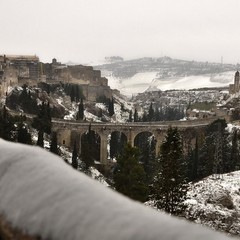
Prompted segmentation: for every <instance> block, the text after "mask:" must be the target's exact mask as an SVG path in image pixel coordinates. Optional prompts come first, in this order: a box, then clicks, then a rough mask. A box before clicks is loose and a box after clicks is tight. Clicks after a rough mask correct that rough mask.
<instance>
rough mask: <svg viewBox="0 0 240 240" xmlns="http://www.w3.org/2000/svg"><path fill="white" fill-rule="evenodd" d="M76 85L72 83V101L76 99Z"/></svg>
mask: <svg viewBox="0 0 240 240" xmlns="http://www.w3.org/2000/svg"><path fill="white" fill-rule="evenodd" d="M75 90H76V89H75V87H74V85H71V92H70V98H71V102H74V101H76V91H75Z"/></svg>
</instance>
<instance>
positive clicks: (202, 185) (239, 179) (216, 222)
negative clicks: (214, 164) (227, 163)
mask: <svg viewBox="0 0 240 240" xmlns="http://www.w3.org/2000/svg"><path fill="white" fill-rule="evenodd" d="M188 197H189V199H188V200H187V201H186V203H187V205H188V208H187V212H186V217H187V218H188V219H191V220H193V221H195V222H197V223H201V224H203V225H206V226H210V227H211V228H214V229H218V230H222V231H226V232H229V233H231V234H234V235H239V234H240V171H236V172H232V173H227V174H223V175H220V176H215V175H212V176H209V177H207V178H205V179H204V180H202V181H199V182H197V183H194V184H191V185H190V191H189V192H188Z"/></svg>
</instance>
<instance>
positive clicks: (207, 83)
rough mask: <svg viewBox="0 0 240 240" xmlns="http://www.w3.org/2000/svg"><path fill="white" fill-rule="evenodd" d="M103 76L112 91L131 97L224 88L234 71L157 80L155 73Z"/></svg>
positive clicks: (230, 80) (231, 79) (230, 81)
mask: <svg viewBox="0 0 240 240" xmlns="http://www.w3.org/2000/svg"><path fill="white" fill-rule="evenodd" d="M102 74H103V76H105V77H107V78H108V84H109V86H110V87H111V88H113V89H119V90H120V91H121V93H122V94H125V95H127V96H131V95H133V94H137V93H141V92H144V91H145V90H147V89H148V88H150V89H155V90H157V89H159V90H163V91H164V90H171V89H179V90H180V89H185V90H188V89H193V88H204V87H225V86H228V85H229V84H230V83H233V80H234V74H235V72H234V71H229V72H224V73H220V74H212V75H210V74H206V75H201V76H187V77H180V78H177V77H175V78H174V77H172V78H167V79H158V78H157V74H158V73H157V72H144V73H137V74H136V75H134V76H133V77H131V78H124V79H119V78H116V77H114V76H112V75H111V73H110V72H106V71H103V73H102Z"/></svg>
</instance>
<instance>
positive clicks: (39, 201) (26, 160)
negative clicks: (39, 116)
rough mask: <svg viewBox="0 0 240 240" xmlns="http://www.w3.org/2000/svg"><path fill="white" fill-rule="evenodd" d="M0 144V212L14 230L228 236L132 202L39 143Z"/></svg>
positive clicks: (61, 234)
mask: <svg viewBox="0 0 240 240" xmlns="http://www.w3.org/2000/svg"><path fill="white" fill-rule="evenodd" d="M0 149H1V155H0V196H1V197H0V215H1V219H4V221H5V222H7V225H8V226H11V229H15V231H13V234H14V232H15V233H16V234H17V233H18V234H19V231H20V232H22V233H25V235H26V234H27V235H28V236H33V237H34V236H35V237H36V236H39V237H40V238H41V239H52V240H54V239H56V240H61V239H62V240H66V239H71V240H77V239H81V240H90V239H101V240H103V239H106V240H108V239H109V240H113V239H114V240H124V239H136V240H147V239H168V240H177V239H178V240H192V239H199V240H202V239H211V240H215V239H216V240H223V239H228V238H227V237H226V236H225V235H223V234H219V233H216V232H214V231H211V230H208V229H205V228H203V227H201V226H199V225H194V224H192V223H189V222H186V221H184V220H180V219H177V218H174V217H170V216H168V215H166V214H164V213H160V212H157V211H155V210H152V209H150V208H147V207H145V206H143V205H141V204H139V203H136V202H133V201H131V200H129V199H127V198H125V197H123V196H121V195H119V194H118V193H115V192H113V191H111V190H110V189H107V188H106V187H104V186H102V185H100V183H98V182H95V181H94V180H92V179H90V178H89V177H87V176H85V175H84V174H82V173H79V172H77V171H75V170H73V169H72V168H71V167H70V166H68V165H66V163H64V162H63V160H62V159H60V158H59V157H57V156H55V155H52V154H51V153H48V152H47V151H44V150H42V149H40V148H37V147H28V146H24V145H21V144H14V143H9V142H5V141H3V140H0ZM16 229H18V231H17V230H16ZM0 234H2V236H0V238H1V239H8V238H6V237H5V236H3V234H4V233H3V231H2V232H0ZM25 235H21V236H25ZM12 239H34V238H27V237H23V238H16V237H14V236H13V238H12Z"/></svg>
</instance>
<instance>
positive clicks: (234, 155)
mask: <svg viewBox="0 0 240 240" xmlns="http://www.w3.org/2000/svg"><path fill="white" fill-rule="evenodd" d="M231 163H232V165H233V166H232V168H233V169H234V170H240V161H239V146H238V133H237V131H236V130H234V132H233V136H232V149H231Z"/></svg>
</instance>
